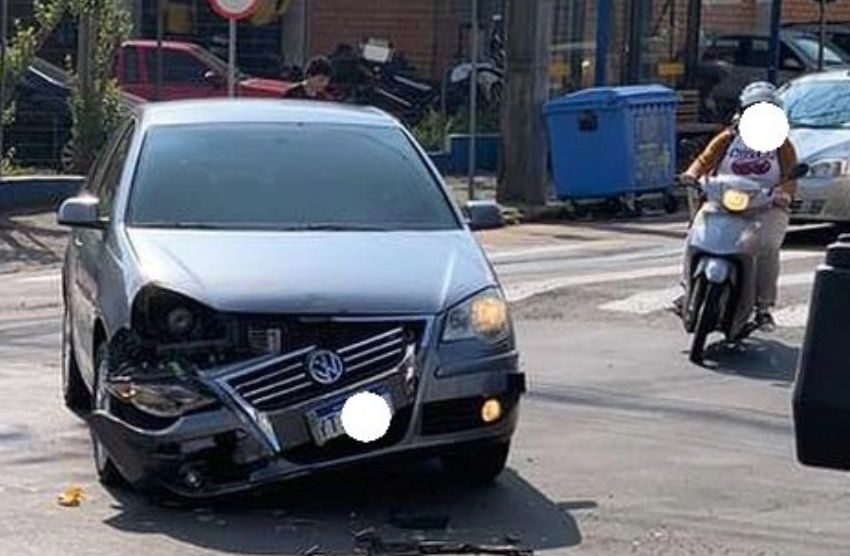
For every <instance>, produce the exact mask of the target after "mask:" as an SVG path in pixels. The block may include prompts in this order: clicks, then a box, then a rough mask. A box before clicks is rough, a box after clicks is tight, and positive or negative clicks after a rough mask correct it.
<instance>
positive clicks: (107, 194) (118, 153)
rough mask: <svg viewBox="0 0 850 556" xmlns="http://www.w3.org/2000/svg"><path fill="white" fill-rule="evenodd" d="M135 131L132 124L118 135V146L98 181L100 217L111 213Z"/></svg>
mask: <svg viewBox="0 0 850 556" xmlns="http://www.w3.org/2000/svg"><path fill="white" fill-rule="evenodd" d="M135 129H136V127H135V125H134V123H133V122H131V123H129V124H128V125H127V126H126V127H125V128H124V130H123V131H122V132H121V133H120V136H119V137H120V138H119V139H118V144H117V145H116V147H115V150H114V152H113V154H112V156H111V157H109V162H108V163H107V164H106V169H105V171H104V173H103V179H101V180H100V187H99V188H98V190H97V197H98V200H99V201H100V202H99V204H98V213H99V214H100V216H109V215H110V213H111V211H112V200H113V199H114V198H115V191H116V190H117V189H118V185H119V184H120V183H121V174H122V173H123V171H124V164H125V163H126V162H127V155H128V154H129V152H130V144H131V143H132V141H133V132H134V131H135Z"/></svg>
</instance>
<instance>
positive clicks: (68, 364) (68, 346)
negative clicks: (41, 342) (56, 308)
mask: <svg viewBox="0 0 850 556" xmlns="http://www.w3.org/2000/svg"><path fill="white" fill-rule="evenodd" d="M62 398H63V399H64V401H65V407H67V408H68V409H70V410H71V411H73V412H74V413H76V414H78V415H82V414H83V413H85V412H87V411H88V410H89V409H90V408H91V398H90V396H89V392H88V390H87V389H86V386H85V384H83V379H82V377H81V376H80V368H79V366H78V365H77V356H76V354H75V353H74V344H73V341H72V333H71V314H70V311H69V310H68V307H67V305H66V307H65V311H64V313H63V316H62Z"/></svg>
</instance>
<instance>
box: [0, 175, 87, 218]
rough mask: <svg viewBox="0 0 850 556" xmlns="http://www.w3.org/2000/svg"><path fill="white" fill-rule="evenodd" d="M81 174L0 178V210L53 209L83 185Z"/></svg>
mask: <svg viewBox="0 0 850 556" xmlns="http://www.w3.org/2000/svg"><path fill="white" fill-rule="evenodd" d="M84 181H85V178H84V177H83V176H20V177H18V176H15V177H8V178H2V179H0V211H9V210H17V209H24V210H32V209H55V208H56V207H58V206H59V204H60V203H61V202H62V201H64V200H65V199H67V198H68V197H70V196H72V195H74V194H76V193H77V191H79V190H80V188H81V187H82V186H83V182H84Z"/></svg>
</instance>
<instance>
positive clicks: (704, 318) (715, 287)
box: [690, 284, 723, 365]
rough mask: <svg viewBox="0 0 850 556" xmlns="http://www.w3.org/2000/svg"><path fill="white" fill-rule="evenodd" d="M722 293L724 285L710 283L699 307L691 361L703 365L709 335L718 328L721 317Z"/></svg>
mask: <svg viewBox="0 0 850 556" xmlns="http://www.w3.org/2000/svg"><path fill="white" fill-rule="evenodd" d="M722 294H723V288H722V286H720V285H719V284H708V290H707V291H706V293H705V298H704V300H703V302H702V305H701V306H700V308H699V315H698V316H697V322H696V330H695V331H694V337H693V340H692V341H691V354H690V360H691V363H694V364H697V365H702V362H703V359H704V358H703V356H704V354H705V344H706V342H707V341H708V335H709V334H711V333H712V332H714V330H715V329H716V328H717V321H718V319H719V318H720V298H721V296H722Z"/></svg>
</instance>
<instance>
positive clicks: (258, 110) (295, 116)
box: [137, 99, 401, 128]
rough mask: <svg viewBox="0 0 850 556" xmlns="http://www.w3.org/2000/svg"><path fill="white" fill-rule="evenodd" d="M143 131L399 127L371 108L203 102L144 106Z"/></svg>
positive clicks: (274, 101)
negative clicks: (229, 125)
mask: <svg viewBox="0 0 850 556" xmlns="http://www.w3.org/2000/svg"><path fill="white" fill-rule="evenodd" d="M137 113H138V116H139V119H140V120H141V122H142V127H145V128H148V127H158V126H170V125H198V124H224V123H324V124H341V125H358V126H370V127H399V126H401V124H400V123H399V122H398V120H396V119H395V118H393V117H392V116H390V115H389V114H387V113H386V112H383V111H381V110H378V109H377V108H373V107H365V106H351V105H346V104H337V103H334V102H312V101H308V100H277V99H203V100H180V101H173V102H152V103H146V104H144V105H142V106H140V107H139V108H138V109H137Z"/></svg>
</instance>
